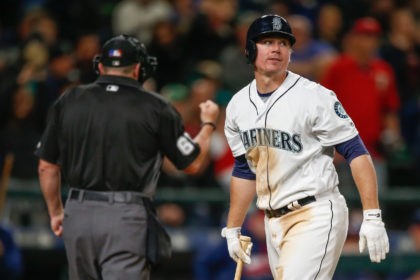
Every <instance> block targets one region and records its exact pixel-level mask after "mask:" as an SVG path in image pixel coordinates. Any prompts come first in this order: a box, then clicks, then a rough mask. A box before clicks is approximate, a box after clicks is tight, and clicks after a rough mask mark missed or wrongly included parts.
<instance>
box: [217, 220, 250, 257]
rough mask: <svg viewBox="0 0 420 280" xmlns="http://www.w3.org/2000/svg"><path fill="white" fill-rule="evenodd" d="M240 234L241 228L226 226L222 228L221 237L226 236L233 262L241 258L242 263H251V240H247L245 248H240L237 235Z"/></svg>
mask: <svg viewBox="0 0 420 280" xmlns="http://www.w3.org/2000/svg"><path fill="white" fill-rule="evenodd" d="M240 235H241V228H240V227H234V228H227V227H224V228H223V229H222V237H226V241H227V246H228V250H229V255H230V257H231V258H232V259H234V260H235V262H238V260H242V261H243V262H244V263H247V264H250V263H251V249H252V242H249V244H248V245H247V247H246V248H245V250H243V249H242V246H241V242H240V240H239V236H240Z"/></svg>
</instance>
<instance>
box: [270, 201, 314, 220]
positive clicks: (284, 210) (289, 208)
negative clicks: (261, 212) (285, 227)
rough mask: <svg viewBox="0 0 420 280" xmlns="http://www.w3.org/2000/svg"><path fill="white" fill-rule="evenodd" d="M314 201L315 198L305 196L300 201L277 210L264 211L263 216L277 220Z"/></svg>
mask: <svg viewBox="0 0 420 280" xmlns="http://www.w3.org/2000/svg"><path fill="white" fill-rule="evenodd" d="M314 201H316V199H315V196H307V197H304V198H302V199H298V200H295V201H293V202H291V203H289V204H287V205H286V206H283V207H282V208H279V209H275V210H268V209H266V210H265V215H266V216H267V217H268V218H279V217H281V216H283V215H286V214H287V213H289V212H292V211H293V210H297V209H299V208H301V207H302V206H304V205H306V204H309V203H311V202H314Z"/></svg>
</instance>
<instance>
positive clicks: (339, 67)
mask: <svg viewBox="0 0 420 280" xmlns="http://www.w3.org/2000/svg"><path fill="white" fill-rule="evenodd" d="M380 36H381V26H380V25H379V23H378V22H377V21H376V20H374V19H373V18H360V19H358V20H357V21H356V22H355V24H354V25H353V27H352V28H351V30H350V32H348V33H347V34H346V37H345V39H344V44H343V54H342V55H340V56H339V57H338V58H337V59H336V60H335V61H334V62H333V63H332V65H331V66H330V67H329V69H327V72H326V74H325V75H324V77H323V78H322V79H321V83H322V84H323V85H324V86H326V87H327V88H329V89H331V90H332V91H334V92H335V93H336V94H337V96H338V98H339V99H340V101H341V102H342V104H343V106H344V108H346V110H347V113H348V114H349V115H350V117H351V118H352V120H353V121H354V122H355V124H356V126H357V128H358V130H359V134H360V136H361V138H362V139H363V141H364V143H365V145H366V148H367V149H368V151H369V152H370V154H371V156H372V159H373V161H374V164H375V169H376V172H377V175H378V186H379V190H381V189H384V188H386V187H387V185H388V182H387V179H388V175H387V173H386V172H387V169H386V168H387V167H386V161H385V159H386V155H387V154H388V153H390V152H392V151H391V150H393V149H397V147H398V146H399V145H400V139H401V137H400V131H399V120H398V116H397V112H398V109H399V98H398V92H397V88H396V84H395V76H394V72H393V70H392V68H391V66H390V65H389V64H388V63H387V62H385V61H384V60H383V59H380V58H379V57H377V52H378V48H379V42H380ZM385 149H386V150H385ZM344 166H345V164H342V162H341V164H340V162H339V161H337V169H338V171H339V172H340V173H343V174H342V176H341V177H340V178H342V179H343V180H342V181H341V185H344V186H346V185H350V184H351V185H353V181H352V180H351V179H350V178H351V176H350V178H349V176H346V174H347V175H348V174H349V170H348V169H347V168H346V167H344ZM344 178H348V179H344Z"/></svg>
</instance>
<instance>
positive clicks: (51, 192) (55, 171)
mask: <svg viewBox="0 0 420 280" xmlns="http://www.w3.org/2000/svg"><path fill="white" fill-rule="evenodd" d="M38 174H39V183H40V185H41V191H42V194H43V196H44V199H45V203H46V204H47V208H48V213H49V215H50V216H56V215H60V214H61V213H62V211H63V203H62V200H61V180H60V167H59V166H57V165H54V164H51V163H48V162H46V161H43V160H40V162H39V166H38Z"/></svg>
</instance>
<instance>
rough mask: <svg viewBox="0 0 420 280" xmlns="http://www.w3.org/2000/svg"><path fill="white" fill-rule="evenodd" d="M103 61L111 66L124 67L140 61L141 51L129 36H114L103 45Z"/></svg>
mask: <svg viewBox="0 0 420 280" xmlns="http://www.w3.org/2000/svg"><path fill="white" fill-rule="evenodd" d="M100 61H101V63H102V64H103V65H104V66H109V67H123V66H128V65H132V64H136V63H139V51H138V48H137V47H136V45H135V44H134V43H133V42H131V41H130V40H129V39H128V36H124V35H121V36H117V37H113V38H111V39H110V40H108V41H107V42H105V44H104V46H103V47H102V55H101V60H100Z"/></svg>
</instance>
